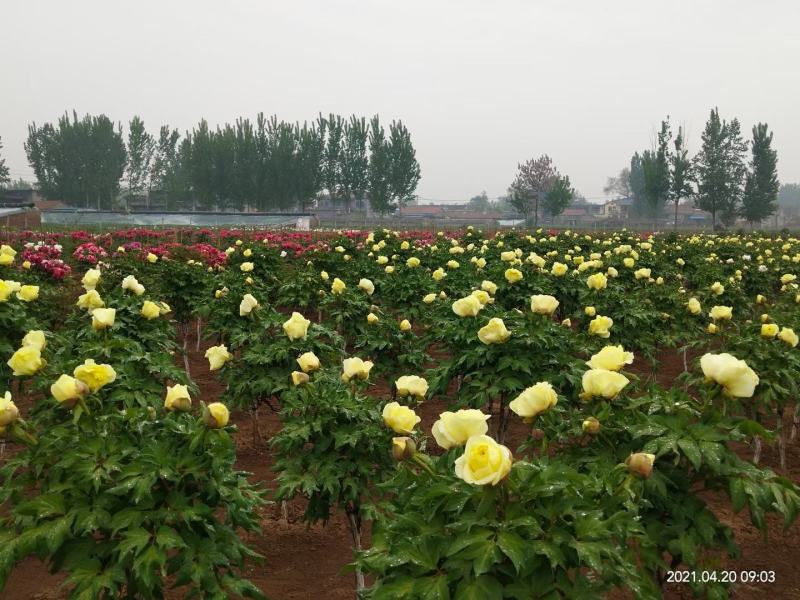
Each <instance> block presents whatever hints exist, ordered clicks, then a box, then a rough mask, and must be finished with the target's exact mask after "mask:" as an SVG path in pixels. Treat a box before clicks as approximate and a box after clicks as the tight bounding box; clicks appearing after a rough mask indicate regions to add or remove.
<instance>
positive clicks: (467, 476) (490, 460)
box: [455, 435, 512, 485]
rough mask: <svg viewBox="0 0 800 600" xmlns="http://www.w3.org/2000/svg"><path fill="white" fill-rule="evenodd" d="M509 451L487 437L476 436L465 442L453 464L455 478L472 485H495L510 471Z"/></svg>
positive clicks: (510, 458) (510, 459) (510, 457)
mask: <svg viewBox="0 0 800 600" xmlns="http://www.w3.org/2000/svg"><path fill="white" fill-rule="evenodd" d="M511 465H512V456H511V450H509V449H508V448H506V447H505V446H503V445H501V444H498V443H497V442H495V441H494V440H493V439H492V438H490V437H489V436H488V435H476V436H473V437H471V438H469V440H467V445H466V446H465V447H464V454H462V455H461V456H460V457H459V458H458V459H457V460H456V463H455V471H456V476H457V477H459V478H461V479H463V480H464V481H466V482H467V483H471V484H473V485H497V484H498V483H500V482H501V481H502V480H503V479H505V477H506V475H508V473H509V471H511Z"/></svg>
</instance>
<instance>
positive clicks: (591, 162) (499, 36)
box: [0, 0, 800, 201]
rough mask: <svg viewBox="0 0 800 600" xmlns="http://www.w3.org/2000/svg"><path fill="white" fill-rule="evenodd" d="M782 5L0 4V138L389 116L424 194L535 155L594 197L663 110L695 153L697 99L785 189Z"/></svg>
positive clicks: (199, 0)
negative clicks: (88, 128)
mask: <svg viewBox="0 0 800 600" xmlns="http://www.w3.org/2000/svg"><path fill="white" fill-rule="evenodd" d="M798 17H800V3H798V2H797V0H762V1H759V2H755V1H731V0H715V1H711V0H708V1H705V0H690V1H675V0H671V1H642V0H637V1H628V0H626V1H617V0H604V1H597V0H580V1H576V0H570V1H569V2H566V1H555V0H550V1H538V0H528V1H524V0H497V1H494V2H490V1H487V0H459V1H436V0H402V1H388V0H385V1H384V0H372V1H367V0H350V1H346V0H308V1H303V0H284V1H280V2H274V1H269V0H259V1H256V0H252V1H247V2H245V1H240V2H235V1H230V0H229V1H227V2H225V1H219V0H214V1H208V0H191V1H190V0H158V1H152V0H137V1H135V2H133V1H128V2H123V1H109V0H91V1H90V0H70V1H64V0H2V2H0V23H2V24H3V27H2V35H0V57H1V58H2V60H1V61H0V65H2V66H0V137H2V139H3V143H4V146H5V147H4V149H3V154H4V156H5V157H6V159H7V163H8V165H9V167H10V169H11V172H12V175H13V176H14V177H17V176H27V177H30V175H31V170H30V167H29V166H28V163H27V160H26V158H25V153H24V150H23V147H22V145H23V142H24V140H25V136H26V133H27V125H28V123H29V122H31V121H34V120H35V121H37V122H39V123H41V122H44V121H53V120H55V119H57V118H58V116H59V115H60V114H61V113H63V111H64V110H65V109H70V110H71V109H73V108H75V109H77V110H78V112H79V113H81V114H83V113H87V112H88V113H101V112H103V113H106V114H107V115H108V116H109V117H111V118H112V119H114V120H117V121H123V122H127V121H128V120H129V119H130V118H131V117H132V116H133V115H135V114H139V115H140V116H141V117H142V118H143V119H144V121H145V124H146V125H147V126H148V128H149V129H151V130H152V131H153V132H157V129H158V127H159V126H160V125H162V124H166V123H168V124H170V125H172V126H173V127H177V128H179V129H180V130H182V131H183V130H185V129H190V128H191V127H192V126H193V125H194V124H195V123H196V122H197V121H198V120H199V119H200V118H201V117H205V118H206V119H208V120H209V122H210V123H212V124H216V123H222V122H225V121H233V120H234V119H235V118H236V117H237V116H240V115H244V116H250V117H255V115H256V114H257V113H258V112H259V111H263V112H265V113H268V114H273V113H274V114H277V115H278V116H279V118H282V119H286V120H290V121H294V120H301V121H302V120H312V119H314V118H315V117H316V115H317V114H318V113H319V112H320V111H321V112H323V113H328V112H336V113H341V114H343V115H347V114H351V113H356V114H358V115H366V116H370V115H372V114H374V113H378V114H380V115H381V116H382V117H383V119H384V120H391V119H393V118H398V119H402V120H403V121H404V122H405V123H406V125H407V126H408V128H409V129H410V131H411V134H412V138H413V141H414V145H415V147H416V148H417V158H418V160H419V162H420V165H421V168H422V180H421V182H420V185H419V189H418V192H419V194H420V196H422V198H424V199H442V200H452V201H455V200H464V199H467V198H469V197H470V196H472V195H474V194H477V193H479V192H480V191H481V190H486V191H487V193H488V194H489V195H490V196H497V195H500V194H503V193H504V192H505V190H506V188H507V186H508V184H509V183H510V182H511V180H512V179H513V177H514V173H515V170H516V165H517V163H518V162H519V161H521V160H524V159H526V158H530V157H534V156H538V155H540V154H543V153H547V154H550V156H551V157H552V158H553V160H554V161H555V163H556V165H557V166H558V167H559V169H560V170H561V171H562V173H566V174H568V175H569V176H570V177H571V179H572V182H573V184H574V185H575V187H576V188H577V189H578V190H579V191H580V192H582V193H583V194H584V195H585V196H587V197H589V198H590V199H593V200H598V201H599V200H601V199H602V196H603V192H602V189H603V186H604V184H605V181H606V177H607V176H608V175H612V174H614V173H616V172H618V171H619V169H620V168H621V167H623V166H625V165H626V164H627V162H628V160H629V158H630V155H631V154H632V153H633V151H634V150H638V149H643V148H646V147H649V146H650V144H651V140H652V138H653V136H654V131H655V128H656V127H657V126H658V124H659V122H660V120H661V119H662V118H663V117H664V116H665V115H667V114H669V115H671V116H672V119H673V123H674V124H685V125H686V127H687V129H688V133H689V143H690V147H691V151H692V153H694V151H695V150H696V149H697V147H698V145H699V142H700V133H701V132H702V128H703V125H704V123H705V120H706V118H707V116H708V112H709V109H710V108H711V107H713V106H715V105H716V106H719V108H720V112H721V114H722V116H723V117H724V118H728V119H730V118H733V117H738V118H739V119H740V120H741V121H742V125H743V130H744V131H745V132H746V133H747V135H748V136H749V134H750V128H751V127H752V125H753V124H754V123H755V122H757V121H766V122H767V123H769V125H770V127H771V128H772V129H773V130H774V132H775V139H774V144H775V147H776V148H777V150H778V159H779V164H778V167H779V176H780V178H781V180H782V181H784V182H789V181H800V109H798V106H800V103H799V102H798V101H799V100H800V77H798V71H797V69H798V64H799V62H800V34H799V33H798V24H800V19H798Z"/></svg>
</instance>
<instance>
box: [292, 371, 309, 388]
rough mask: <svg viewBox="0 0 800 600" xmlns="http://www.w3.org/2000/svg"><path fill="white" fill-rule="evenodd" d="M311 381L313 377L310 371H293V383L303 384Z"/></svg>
mask: <svg viewBox="0 0 800 600" xmlns="http://www.w3.org/2000/svg"><path fill="white" fill-rule="evenodd" d="M309 381H311V377H309V376H308V373H303V372H302V371H292V385H303V384H304V383H308V382H309Z"/></svg>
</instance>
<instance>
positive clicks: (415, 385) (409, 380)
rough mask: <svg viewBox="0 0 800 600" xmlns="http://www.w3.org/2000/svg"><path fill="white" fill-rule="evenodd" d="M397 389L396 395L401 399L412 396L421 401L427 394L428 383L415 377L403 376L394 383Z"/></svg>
mask: <svg viewBox="0 0 800 600" xmlns="http://www.w3.org/2000/svg"><path fill="white" fill-rule="evenodd" d="M394 385H395V387H396V388H397V395H398V396H400V397H401V398H405V397H406V396H414V397H415V398H417V399H418V400H423V399H424V398H425V394H427V393H428V382H427V381H425V379H423V378H422V377H418V376H417V375H403V376H401V377H398V378H397V380H396V381H395V382H394Z"/></svg>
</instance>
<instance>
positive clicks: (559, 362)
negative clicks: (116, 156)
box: [0, 228, 800, 600]
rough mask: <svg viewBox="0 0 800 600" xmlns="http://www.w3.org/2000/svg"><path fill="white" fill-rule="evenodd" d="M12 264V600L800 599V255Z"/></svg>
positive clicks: (479, 236)
mask: <svg viewBox="0 0 800 600" xmlns="http://www.w3.org/2000/svg"><path fill="white" fill-rule="evenodd" d="M0 243H2V246H1V247H0V356H1V357H2V360H1V361H0V394H2V393H4V395H2V396H0V432H2V436H3V442H2V453H3V454H2V456H1V457H0V502H2V503H3V511H2V513H0V515H1V517H0V518H1V519H2V520H1V521H0V588H3V587H4V588H5V591H4V592H3V593H2V597H4V598H5V597H9V598H29V597H46V598H50V597H53V598H61V597H69V598H123V597H124V598H146V599H151V598H152V599H156V598H183V597H203V598H234V597H253V598H264V597H269V598H273V599H281V598H322V597H325V598H351V597H354V595H356V594H358V595H359V597H362V598H371V599H375V600H382V599H395V598H425V599H429V600H434V599H442V600H444V599H450V598H452V599H455V600H460V599H468V600H469V599H476V600H478V599H480V600H484V599H497V600H500V599H502V598H526V599H527V598H597V597H610V598H627V597H636V598H660V597H669V598H677V597H692V596H693V595H696V596H697V597H708V598H726V597H730V596H735V597H756V596H758V595H760V594H765V593H770V594H772V595H773V597H775V598H779V597H787V598H791V597H797V595H798V594H800V576H799V575H798V574H797V573H796V567H795V566H794V563H795V562H796V559H797V557H798V556H800V535H799V534H798V529H797V525H796V524H795V520H796V517H797V513H798V510H799V509H800V488H798V485H797V484H798V482H800V465H798V460H800V449H799V448H798V444H799V442H798V440H797V429H798V426H800V403H798V379H799V378H800V348H798V341H799V339H798V334H796V333H795V329H797V330H798V331H800V329H798V327H800V281H798V274H800V240H799V239H797V238H794V237H791V236H789V235H773V236H767V235H764V234H761V233H752V234H739V235H733V234H719V235H709V234H706V235H677V234H655V235H640V234H632V233H629V232H626V231H620V232H616V233H609V234H605V235H602V236H598V235H586V234H583V233H576V232H570V231H562V232H556V231H543V230H536V231H506V232H502V233H498V234H491V235H489V234H486V233H485V232H482V231H479V230H478V229H473V228H468V229H466V230H463V231H458V232H450V233H447V234H444V233H440V234H438V235H437V234H432V233H430V232H393V231H389V230H385V229H384V230H378V231H374V232H366V231H365V232H360V231H347V232H340V231H326V232H309V233H303V232H281V231H211V230H185V231H179V230H161V231H150V230H126V231H115V232H108V233H98V234H91V233H87V232H83V231H75V232H63V233H42V232H30V231H4V232H2V233H0ZM765 536H766V537H765ZM342 569H344V571H342ZM48 571H49V573H48ZM36 594H46V595H40V596H37V595H36Z"/></svg>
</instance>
